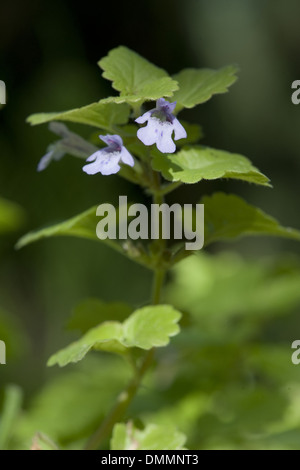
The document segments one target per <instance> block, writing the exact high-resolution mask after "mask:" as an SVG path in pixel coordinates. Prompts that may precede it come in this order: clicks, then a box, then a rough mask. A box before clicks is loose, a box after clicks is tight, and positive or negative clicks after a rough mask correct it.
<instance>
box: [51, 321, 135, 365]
mask: <svg viewBox="0 0 300 470" xmlns="http://www.w3.org/2000/svg"><path fill="white" fill-rule="evenodd" d="M121 338H122V325H121V324H120V323H117V322H105V323H102V325H100V326H97V327H96V328H93V329H92V330H89V331H88V332H87V333H86V334H85V335H84V336H83V337H82V338H81V339H80V340H79V341H75V342H74V343H71V344H70V345H69V346H67V347H66V348H64V349H61V350H60V351H58V352H57V353H56V354H54V355H53V356H51V357H50V359H49V360H48V363H47V365H48V366H49V367H51V366H53V365H55V364H58V365H59V366H60V367H64V366H66V365H67V364H70V363H71V362H73V363H76V362H79V361H81V360H82V359H83V358H84V357H85V356H86V354H87V353H88V352H89V351H90V350H91V349H92V348H94V349H97V350H103V351H109V352H115V353H116V354H117V353H119V354H122V353H123V352H125V351H126V348H125V347H124V346H123V345H122V344H121Z"/></svg>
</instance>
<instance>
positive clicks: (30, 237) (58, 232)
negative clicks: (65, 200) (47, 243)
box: [17, 206, 106, 249]
mask: <svg viewBox="0 0 300 470" xmlns="http://www.w3.org/2000/svg"><path fill="white" fill-rule="evenodd" d="M96 210H97V206H94V207H92V208H91V209H89V210H87V211H85V212H83V213H82V214H79V215H77V216H75V217H72V218H71V219H69V220H67V221H65V222H61V223H59V224H57V225H53V226H52V227H47V228H44V229H41V230H38V231H35V232H30V233H28V234H26V235H24V236H23V237H22V238H21V239H20V240H19V241H18V243H17V248H18V249H19V248H23V247H24V246H26V245H29V244H30V243H33V242H36V241H38V240H42V239H43V238H49V237H55V236H64V235H69V236H73V237H80V238H88V239H91V240H98V238H97V235H96V226H97V223H98V221H99V219H98V218H97V216H96ZM103 241H104V242H106V240H103Z"/></svg>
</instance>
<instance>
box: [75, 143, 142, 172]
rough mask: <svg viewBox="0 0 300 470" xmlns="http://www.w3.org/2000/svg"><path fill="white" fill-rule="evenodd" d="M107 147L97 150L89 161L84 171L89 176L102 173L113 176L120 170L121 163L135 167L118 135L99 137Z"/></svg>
mask: <svg viewBox="0 0 300 470" xmlns="http://www.w3.org/2000/svg"><path fill="white" fill-rule="evenodd" d="M99 137H100V139H101V140H103V142H104V143H105V144H107V147H104V148H103V149H100V150H97V152H95V153H93V154H92V155H91V156H90V157H89V158H88V159H87V162H92V163H89V164H88V165H85V166H84V167H83V168H82V169H83V171H84V172H85V173H87V174H88V175H95V174H96V173H101V174H102V175H113V174H115V173H118V171H119V170H120V165H119V163H120V161H121V162H123V163H126V165H129V166H133V165H134V160H133V158H132V156H131V155H130V153H129V152H128V150H127V149H126V148H125V147H124V146H123V140H122V139H121V137H120V136H118V135H106V136H104V135H99Z"/></svg>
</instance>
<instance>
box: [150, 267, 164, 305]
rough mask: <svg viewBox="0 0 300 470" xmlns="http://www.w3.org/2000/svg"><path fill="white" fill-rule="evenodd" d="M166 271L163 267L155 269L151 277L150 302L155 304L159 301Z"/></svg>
mask: <svg viewBox="0 0 300 470" xmlns="http://www.w3.org/2000/svg"><path fill="white" fill-rule="evenodd" d="M165 274H166V272H165V271H164V270H163V269H157V270H156V271H155V274H154V279H153V290H152V304H153V305H157V304H159V303H160V298H161V290H162V286H163V283H164V279H165Z"/></svg>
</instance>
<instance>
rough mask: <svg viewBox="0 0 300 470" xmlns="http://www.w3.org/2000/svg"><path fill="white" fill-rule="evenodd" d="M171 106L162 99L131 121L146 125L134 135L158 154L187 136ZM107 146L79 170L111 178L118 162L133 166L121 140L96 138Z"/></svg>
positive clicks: (116, 169) (174, 146)
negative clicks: (153, 146)
mask: <svg viewBox="0 0 300 470" xmlns="http://www.w3.org/2000/svg"><path fill="white" fill-rule="evenodd" d="M175 106H176V102H175V103H169V102H168V101H166V100H165V99H164V98H160V99H159V100H157V102H156V107H155V108H154V109H152V110H150V111H147V112H146V113H145V114H143V115H142V116H140V117H139V118H137V119H136V120H135V122H137V123H138V124H144V123H145V122H147V126H145V127H142V128H141V129H139V130H138V132H137V136H138V138H139V139H140V140H141V142H143V144H144V145H153V144H156V146H157V148H158V150H160V151H161V152H162V153H174V152H175V150H176V145H175V144H174V141H173V140H172V134H173V132H174V140H179V139H184V138H185V137H186V136H187V134H186V131H185V129H184V127H183V126H182V125H181V124H180V122H179V121H178V119H176V117H175V116H174V114H173V111H174V109H175ZM99 137H100V139H101V140H103V142H105V143H106V144H107V147H105V148H103V149H101V150H98V151H97V152H95V153H93V154H92V155H91V156H90V157H89V158H88V159H87V163H88V165H85V166H84V167H83V171H85V173H87V174H89V175H94V174H95V173H101V174H102V175H112V174H115V173H117V172H118V171H119V170H120V162H121V163H125V164H126V165H129V166H133V165H134V160H133V157H132V156H131V155H130V153H129V152H128V150H127V149H126V148H125V147H124V145H123V141H122V139H121V137H120V136H118V135H107V136H102V135H100V136H99Z"/></svg>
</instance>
